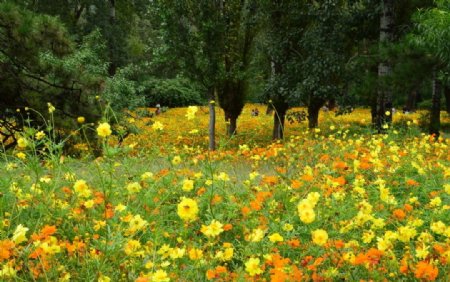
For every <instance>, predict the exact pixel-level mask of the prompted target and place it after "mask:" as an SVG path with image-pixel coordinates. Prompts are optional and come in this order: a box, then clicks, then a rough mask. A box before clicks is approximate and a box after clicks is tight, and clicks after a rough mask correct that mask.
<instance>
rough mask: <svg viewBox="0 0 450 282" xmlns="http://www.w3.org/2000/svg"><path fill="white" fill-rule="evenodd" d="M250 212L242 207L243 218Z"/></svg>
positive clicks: (247, 208)
mask: <svg viewBox="0 0 450 282" xmlns="http://www.w3.org/2000/svg"><path fill="white" fill-rule="evenodd" d="M250 212H251V209H250V208H249V207H242V209H241V213H242V215H243V216H247V215H248V214H249V213H250Z"/></svg>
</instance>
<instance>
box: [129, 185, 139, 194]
mask: <svg viewBox="0 0 450 282" xmlns="http://www.w3.org/2000/svg"><path fill="white" fill-rule="evenodd" d="M141 189H142V186H141V184H139V182H133V183H129V184H128V185H127V190H128V193H129V194H134V193H139V191H141Z"/></svg>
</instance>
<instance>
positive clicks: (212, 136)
mask: <svg viewBox="0 0 450 282" xmlns="http://www.w3.org/2000/svg"><path fill="white" fill-rule="evenodd" d="M214 99H215V90H214V89H212V90H210V98H209V150H210V151H214V150H216V105H215V100H214Z"/></svg>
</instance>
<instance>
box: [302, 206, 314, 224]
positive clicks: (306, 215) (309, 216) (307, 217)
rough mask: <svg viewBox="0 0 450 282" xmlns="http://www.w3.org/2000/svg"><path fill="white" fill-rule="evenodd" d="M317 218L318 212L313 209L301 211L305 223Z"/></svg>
mask: <svg viewBox="0 0 450 282" xmlns="http://www.w3.org/2000/svg"><path fill="white" fill-rule="evenodd" d="M315 219H316V213H315V212H314V210H313V209H304V210H302V211H300V220H301V221H302V222H303V223H306V224H309V223H311V222H313V221H314V220H315Z"/></svg>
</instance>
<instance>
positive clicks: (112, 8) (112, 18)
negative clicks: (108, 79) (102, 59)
mask: <svg viewBox="0 0 450 282" xmlns="http://www.w3.org/2000/svg"><path fill="white" fill-rule="evenodd" d="M109 24H110V30H111V32H113V33H114V32H117V30H116V0H109ZM116 36H117V34H111V35H110V39H109V40H108V49H109V50H108V51H109V60H110V64H109V68H108V73H109V75H111V76H113V75H114V74H115V73H116V70H117V64H116V58H115V51H116V50H117V46H116V44H117V42H116V41H117V40H116V39H115V38H116Z"/></svg>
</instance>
